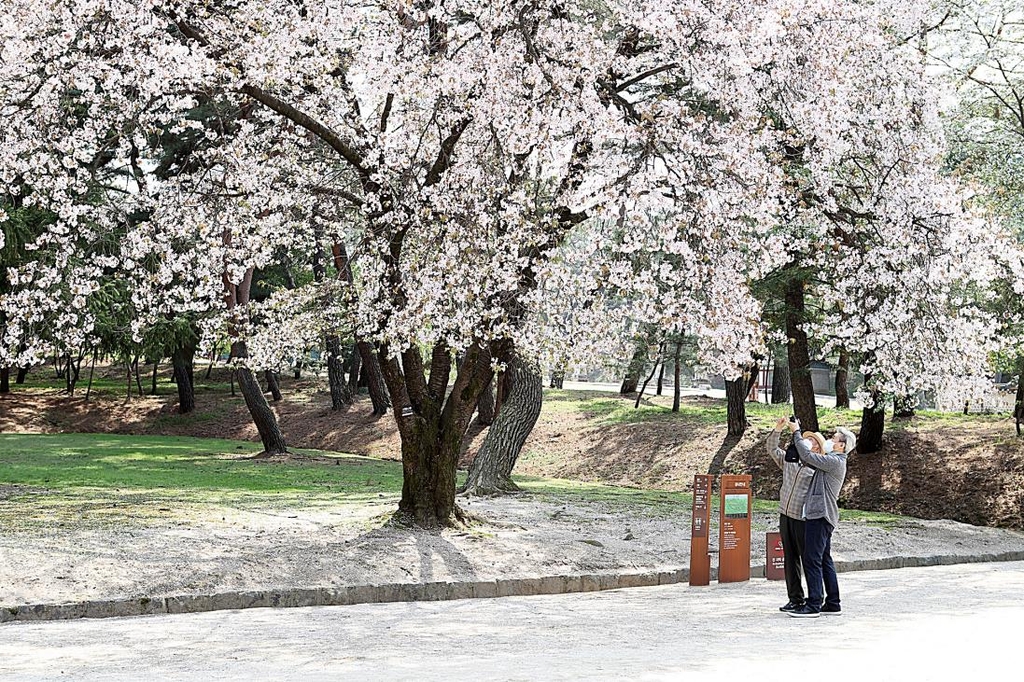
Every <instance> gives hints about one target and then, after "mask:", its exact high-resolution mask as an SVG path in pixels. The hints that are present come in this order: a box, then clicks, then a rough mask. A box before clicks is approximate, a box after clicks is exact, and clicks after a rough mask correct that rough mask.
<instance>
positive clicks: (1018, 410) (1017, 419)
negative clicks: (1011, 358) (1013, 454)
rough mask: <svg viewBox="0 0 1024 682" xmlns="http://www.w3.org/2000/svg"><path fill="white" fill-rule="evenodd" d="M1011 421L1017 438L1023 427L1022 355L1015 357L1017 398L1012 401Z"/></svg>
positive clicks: (1023, 357) (1023, 381) (1023, 376)
mask: <svg viewBox="0 0 1024 682" xmlns="http://www.w3.org/2000/svg"><path fill="white" fill-rule="evenodd" d="M1013 421H1014V423H1015V425H1016V428H1017V436H1018V437H1019V436H1021V435H1024V434H1021V428H1022V427H1024V355H1019V356H1018V357H1017V396H1016V398H1014V401H1013Z"/></svg>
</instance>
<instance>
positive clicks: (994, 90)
mask: <svg viewBox="0 0 1024 682" xmlns="http://www.w3.org/2000/svg"><path fill="white" fill-rule="evenodd" d="M936 15H937V17H938V20H936V21H935V22H934V23H933V25H932V26H931V30H930V31H929V32H928V33H927V35H926V36H925V38H926V39H927V42H926V46H927V50H928V55H929V58H930V59H931V60H932V61H933V63H934V65H935V68H936V69H937V70H938V71H939V72H940V73H942V74H943V76H944V77H946V78H947V79H948V80H949V81H950V83H951V85H952V87H954V88H955V91H956V95H957V97H956V105H955V107H953V109H952V111H951V112H950V115H949V116H948V119H947V121H948V122H947V129H948V131H949V132H948V134H949V137H950V141H951V143H950V147H951V148H950V155H949V156H950V165H951V166H952V168H953V171H954V173H955V174H956V175H957V176H958V177H959V178H961V179H962V180H963V181H964V182H965V183H966V184H967V185H968V186H969V187H970V191H971V192H972V197H971V205H972V207H973V208H974V210H975V211H976V212H977V213H978V214H979V215H980V216H981V217H982V218H983V219H985V220H988V221H989V222H990V223H992V224H993V226H994V229H1000V228H1001V229H1002V230H1004V231H1005V233H1006V235H1005V238H1004V239H1003V241H1002V243H997V244H991V245H989V246H990V248H992V251H991V253H990V254H989V262H988V263H987V266H988V270H989V271H990V272H992V273H993V278H992V280H991V286H990V287H989V288H987V289H985V290H983V294H984V296H983V297H982V300H981V304H982V305H985V306H986V307H987V308H988V309H989V310H991V311H992V312H993V313H994V314H995V315H996V319H997V322H998V324H999V328H998V331H997V336H998V338H999V340H1000V350H1001V351H1002V354H1003V356H1004V357H1005V358H1006V360H1007V362H1006V364H1007V365H1008V366H1009V367H1011V368H1012V371H1015V372H1016V373H1017V375H1018V377H1020V376H1024V352H1022V351H1021V348H1022V347H1024V334H1022V332H1024V307H1022V303H1021V302H1022V300H1024V299H1022V294H1024V259H1022V256H1021V251H1022V246H1021V245H1022V242H1024V180H1022V178H1024V107H1022V104H1021V103H1022V102H1024V11H1022V10H1021V8H1020V6H1019V3H1013V2H1002V1H989V2H977V1H974V0H957V1H950V2H944V3H940V4H939V6H938V8H937V12H936ZM975 295H976V296H977V294H975ZM986 388H987V387H986ZM1014 414H1015V417H1016V421H1017V425H1018V426H1017V428H1018V433H1020V424H1021V423H1022V422H1024V381H1018V388H1017V395H1016V400H1015V409H1014Z"/></svg>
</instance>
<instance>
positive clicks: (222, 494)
mask: <svg viewBox="0 0 1024 682" xmlns="http://www.w3.org/2000/svg"><path fill="white" fill-rule="evenodd" d="M258 450H259V448H258V445H257V444H255V443H248V442H239V441H231V440H217V439H204V438H187V437H174V436H119V435H109V434H74V433H72V434H52V435H50V434H47V435H39V434H7V435H4V434H0V453H2V454H0V484H17V485H22V486H30V487H38V488H44V489H47V490H55V491H59V492H68V493H79V494H81V493H83V492H84V491H87V490H92V491H95V492H97V493H101V492H104V491H106V492H108V493H112V492H117V493H125V492H130V491H148V492H150V493H152V494H154V495H157V496H159V497H181V498H183V499H187V500H190V501H224V500H228V499H232V498H234V499H236V500H239V501H245V500H250V501H266V500H269V499H270V498H274V499H276V500H277V501H279V502H282V503H287V502H289V501H291V502H296V503H298V502H301V501H306V502H315V501H322V500H323V499H325V498H330V499H332V500H334V501H337V502H345V501H353V502H355V501H362V500H365V499H367V498H370V497H377V496H378V494H379V493H397V491H400V490H401V486H402V470H401V466H400V465H399V464H397V463H395V462H387V461H383V460H376V459H372V458H369V457H358V456H354V455H342V454H337V453H325V452H320V451H316V450H296V451H295V454H296V458H295V459H294V460H293V461H290V462H275V461H261V460H253V459H248V457H250V456H251V455H253V454H255V453H256V452H258Z"/></svg>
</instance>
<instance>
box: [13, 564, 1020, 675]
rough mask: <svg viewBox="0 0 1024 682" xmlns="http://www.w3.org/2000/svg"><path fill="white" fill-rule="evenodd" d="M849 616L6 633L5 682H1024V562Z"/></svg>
mask: <svg viewBox="0 0 1024 682" xmlns="http://www.w3.org/2000/svg"><path fill="white" fill-rule="evenodd" d="M840 585H841V588H842V590H843V606H844V610H845V613H844V615H843V616H841V617H830V618H825V617H822V618H819V619H817V620H797V619H794V618H788V617H786V616H784V615H782V614H780V613H778V612H777V610H776V609H777V607H778V605H779V604H781V603H782V602H783V601H784V599H783V592H784V588H783V586H782V585H781V584H780V583H768V582H766V581H764V580H752V581H751V582H749V583H737V584H730V585H712V586H710V587H703V588H691V587H687V586H685V585H670V586H662V587H647V588H637V589H630V590H616V591H610V592H592V593H582V594H567V595H554V596H537V597H508V598H502V599H469V600H458V601H449V602H430V603H424V602H413V603H394V604H365V605H356V606H340V607H317V608H296V609H249V610H244V611H218V612H212V613H201V614H180V615H162V616H149V617H139V618H129V619H125V618H110V619H102V620H76V621H57V622H44V623H27V622H12V623H7V624H4V625H0V652H2V655H0V679H4V680H5V682H8V681H11V680H43V679H45V680H50V679H55V678H57V677H65V678H69V679H104V680H138V679H183V680H184V679H188V680H193V679H198V678H205V679H245V680H287V679H295V680H316V679H324V680H328V679H331V680H337V679H351V680H375V679H381V680H383V679H388V680H390V679H417V680H432V679H437V680H441V679H444V680H451V679H467V680H468V679H473V680H536V679H543V680H552V679H554V680H561V679H586V680H600V679H638V680H669V679H671V680H676V679H682V680H719V681H720V680H726V679H727V680H751V681H753V680H757V681H758V682H762V681H765V680H786V681H787V682H789V681H790V680H792V679H795V678H794V672H793V671H795V670H801V669H802V670H815V669H816V670H817V671H818V672H817V673H816V674H815V675H814V677H815V678H817V679H824V680H829V682H832V681H834V680H857V681H858V682H868V681H870V682H881V681H885V680H899V681H900V682H907V681H911V680H912V681H914V682H920V681H926V680H960V679H964V680H967V679H987V678H989V677H996V676H998V678H999V679H1017V676H1018V675H1019V646H1020V634H1019V624H1020V623H1021V622H1024V600H1022V594H1024V562H1012V563H992V564H968V565H957V566H941V567H929V568H907V569H899V570H886V571H863V572H856V573H846V574H842V575H840Z"/></svg>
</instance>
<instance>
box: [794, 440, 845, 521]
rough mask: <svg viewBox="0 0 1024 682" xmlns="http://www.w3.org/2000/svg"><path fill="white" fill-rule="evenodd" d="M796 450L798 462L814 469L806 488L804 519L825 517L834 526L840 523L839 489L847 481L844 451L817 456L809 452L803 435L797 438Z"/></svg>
mask: <svg viewBox="0 0 1024 682" xmlns="http://www.w3.org/2000/svg"><path fill="white" fill-rule="evenodd" d="M796 451H797V453H798V454H799V455H800V461H801V462H803V463H804V464H807V465H809V466H812V467H814V468H815V470H816V471H815V472H814V476H813V477H812V478H811V487H810V489H809V490H808V491H807V502H806V505H805V507H804V509H805V513H804V518H806V519H807V520H808V521H810V520H812V519H825V520H826V521H828V522H829V524H830V525H831V526H832V527H833V528H835V527H836V526H838V525H839V491H840V490H841V489H842V487H843V482H844V481H845V480H846V454H845V453H841V452H833V453H832V454H829V455H819V454H818V453H816V452H811V449H810V448H809V447H808V446H807V443H805V442H804V440H803V439H802V438H798V439H797V440H796Z"/></svg>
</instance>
